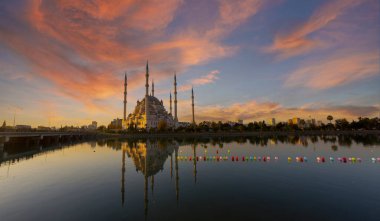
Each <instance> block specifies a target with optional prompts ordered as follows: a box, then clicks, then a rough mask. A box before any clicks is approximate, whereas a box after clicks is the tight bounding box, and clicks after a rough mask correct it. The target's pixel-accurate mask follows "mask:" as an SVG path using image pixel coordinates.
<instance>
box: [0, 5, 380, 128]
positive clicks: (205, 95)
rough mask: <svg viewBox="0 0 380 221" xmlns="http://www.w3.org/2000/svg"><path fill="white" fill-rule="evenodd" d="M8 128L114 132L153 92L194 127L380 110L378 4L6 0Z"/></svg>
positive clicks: (3, 38)
mask: <svg viewBox="0 0 380 221" xmlns="http://www.w3.org/2000/svg"><path fill="white" fill-rule="evenodd" d="M0 15H1V19H0V70H1V71H0V94H1V96H0V103H1V105H0V116H1V118H0V120H1V122H3V121H4V120H5V121H7V122H10V123H11V122H13V119H14V117H15V118H16V124H28V125H33V126H37V125H46V126H48V125H49V126H56V127H59V126H61V125H78V126H80V125H82V124H89V123H90V122H91V121H92V120H97V121H98V123H99V125H107V124H108V123H109V122H110V121H111V120H112V119H114V118H117V117H118V118H121V117H122V114H123V84H124V82H123V80H124V73H125V72H126V73H127V74H128V106H127V110H128V112H131V111H132V108H133V107H135V106H136V102H137V100H138V99H141V98H142V97H143V95H144V90H145V88H144V84H145V82H144V81H145V63H146V61H147V60H149V65H150V78H151V79H152V78H153V79H154V82H155V90H156V95H157V97H159V98H160V99H162V100H163V103H164V105H165V107H166V108H167V109H168V106H169V93H170V92H173V91H172V90H173V81H172V79H173V75H174V73H175V72H176V73H177V79H178V100H179V101H178V113H179V118H180V120H181V121H190V119H191V97H190V96H191V87H194V91H195V110H196V116H197V117H196V120H197V121H198V122H199V121H204V120H215V121H219V120H237V119H244V120H245V121H254V120H266V119H268V118H271V117H275V118H276V119H278V120H284V121H285V120H287V119H289V118H292V117H295V116H298V117H304V118H308V117H312V118H316V119H320V120H326V116H327V115H333V116H334V117H335V118H343V117H344V118H347V119H349V120H352V119H357V118H358V117H363V116H364V117H374V116H379V113H380V87H379V85H380V62H379V61H380V41H379V39H380V24H379V21H380V6H379V1H378V0H320V1H296V0H240V1H229V0H212V1H184V0H183V1H182V0H165V1H159V0H146V1H138V0H109V1H101V0H91V1H88V0H30V1H28V0H21V1H12V0H4V1H1V2H0Z"/></svg>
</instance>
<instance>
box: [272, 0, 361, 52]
mask: <svg viewBox="0 0 380 221" xmlns="http://www.w3.org/2000/svg"><path fill="white" fill-rule="evenodd" d="M364 1H365V0H345V1H341V0H332V1H329V2H328V3H326V4H325V5H323V6H322V7H320V8H319V9H317V10H316V11H315V12H314V13H313V15H312V16H311V17H310V18H309V20H308V21H307V22H305V23H303V24H302V25H299V26H298V27H296V28H295V29H293V30H292V31H291V32H290V33H280V34H278V35H277V36H276V37H275V39H274V42H273V44H272V45H271V46H269V47H267V48H265V51H266V52H269V53H277V54H278V57H279V58H280V59H284V58H288V57H292V56H296V55H300V54H304V53H307V52H309V51H311V50H313V49H315V48H317V47H321V46H323V45H324V44H325V43H324V42H323V41H321V40H320V39H318V40H317V39H315V38H312V37H311V36H310V35H311V34H313V33H316V32H318V31H319V30H321V29H323V28H325V27H326V26H327V25H329V24H330V23H331V22H332V21H334V20H336V19H337V18H338V17H339V16H341V15H342V14H344V13H345V12H346V11H347V10H349V9H351V8H353V7H355V6H357V5H359V4H361V3H363V2H364Z"/></svg>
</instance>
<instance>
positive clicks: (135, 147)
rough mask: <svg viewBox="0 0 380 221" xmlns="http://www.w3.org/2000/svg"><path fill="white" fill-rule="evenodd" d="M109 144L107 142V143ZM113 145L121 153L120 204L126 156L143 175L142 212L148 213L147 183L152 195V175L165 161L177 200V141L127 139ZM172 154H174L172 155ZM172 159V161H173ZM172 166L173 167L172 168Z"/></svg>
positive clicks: (123, 189)
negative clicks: (168, 166) (168, 164)
mask: <svg viewBox="0 0 380 221" xmlns="http://www.w3.org/2000/svg"><path fill="white" fill-rule="evenodd" d="M107 145H109V144H107ZM114 145H115V146H114V147H116V148H117V149H118V147H120V149H121V153H122V164H121V165H122V166H121V204H122V206H124V203H125V171H126V168H125V165H126V163H125V161H126V157H128V158H131V159H132V161H133V163H134V166H135V167H136V171H137V172H141V173H142V175H143V176H144V214H145V216H147V215H148V205H149V194H148V193H149V185H150V191H151V193H152V195H153V191H154V176H155V175H156V174H157V173H159V172H160V171H162V170H163V169H164V164H165V162H166V161H167V160H168V159H169V160H170V177H171V179H173V172H174V177H175V178H174V179H175V192H176V201H177V204H178V202H179V193H180V192H179V170H178V149H179V143H178V142H177V141H174V140H147V141H129V142H122V143H120V142H118V141H116V143H114ZM193 154H194V156H195V155H196V149H195V145H193ZM173 155H174V156H173ZM173 161H174V162H173ZM193 165H194V169H193V174H194V182H195V183H196V174H197V162H196V160H195V157H194V160H193ZM173 167H174V169H173ZM149 183H150V184H149Z"/></svg>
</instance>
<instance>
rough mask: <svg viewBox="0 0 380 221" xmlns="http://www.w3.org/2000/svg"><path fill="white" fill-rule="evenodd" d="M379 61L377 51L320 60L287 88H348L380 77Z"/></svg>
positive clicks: (299, 71) (297, 73)
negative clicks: (346, 86) (361, 81)
mask: <svg viewBox="0 0 380 221" xmlns="http://www.w3.org/2000/svg"><path fill="white" fill-rule="evenodd" d="M379 60H380V55H379V53H378V52H377V51H373V52H363V53H358V52H356V53H350V52H349V51H344V52H339V53H336V54H333V55H331V56H328V57H326V58H323V59H321V60H310V61H308V62H305V63H304V64H302V65H301V66H300V67H298V68H297V69H296V70H295V71H293V72H292V73H291V74H290V75H289V76H288V77H287V79H286V81H285V86H286V87H306V88H312V89H316V90H322V89H328V88H333V87H338V86H341V85H345V84H349V83H352V82H355V81H358V80H362V79H365V78H369V77H372V76H375V75H380V65H379Z"/></svg>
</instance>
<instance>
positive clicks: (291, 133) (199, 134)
mask: <svg viewBox="0 0 380 221" xmlns="http://www.w3.org/2000/svg"><path fill="white" fill-rule="evenodd" d="M112 135H113V136H114V137H117V138H176V137H180V138H182V137H249V136H322V135H335V136H337V135H379V136H380V130H361V131H252V132H179V133H175V132H171V133H131V134H112Z"/></svg>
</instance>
